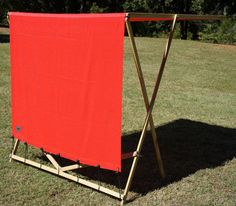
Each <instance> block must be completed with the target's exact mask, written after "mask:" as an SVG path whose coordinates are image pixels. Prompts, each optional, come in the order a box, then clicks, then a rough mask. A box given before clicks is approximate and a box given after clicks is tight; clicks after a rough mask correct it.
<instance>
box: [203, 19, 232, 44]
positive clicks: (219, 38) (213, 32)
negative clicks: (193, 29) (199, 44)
mask: <svg viewBox="0 0 236 206" xmlns="http://www.w3.org/2000/svg"><path fill="white" fill-rule="evenodd" d="M235 20H236V16H234V17H232V18H227V19H226V20H224V21H222V23H221V24H217V23H215V24H212V23H211V24H207V25H206V26H205V28H204V29H203V30H202V32H200V33H199V36H200V40H202V41H207V42H212V43H220V44H234V45H236V21H235Z"/></svg>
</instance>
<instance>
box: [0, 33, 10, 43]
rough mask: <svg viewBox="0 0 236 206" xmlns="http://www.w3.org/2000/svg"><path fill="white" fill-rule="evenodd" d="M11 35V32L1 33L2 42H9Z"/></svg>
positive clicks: (0, 40) (0, 39) (0, 41)
mask: <svg viewBox="0 0 236 206" xmlns="http://www.w3.org/2000/svg"><path fill="white" fill-rule="evenodd" d="M9 42H10V35H9V34H0V43H9Z"/></svg>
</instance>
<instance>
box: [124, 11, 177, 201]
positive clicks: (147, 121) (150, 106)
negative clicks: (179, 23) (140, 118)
mask: <svg viewBox="0 0 236 206" xmlns="http://www.w3.org/2000/svg"><path fill="white" fill-rule="evenodd" d="M176 19H177V14H176V15H174V19H173V23H172V27H171V31H170V34H169V38H168V40H167V43H166V48H165V50H164V54H163V58H162V62H161V65H160V69H159V73H158V75H157V78H156V83H155V87H154V90H153V93H152V98H151V101H150V104H149V101H148V96H147V91H146V87H145V82H144V78H143V74H142V70H141V66H140V62H139V58H138V54H137V49H136V45H135V41H134V36H133V32H132V27H131V25H130V22H129V20H128V19H127V20H126V27H127V31H128V34H129V37H130V41H131V45H132V49H133V56H134V60H135V65H136V69H137V72H138V76H139V81H140V84H141V89H142V93H143V97H144V102H145V106H146V110H147V114H146V118H145V121H144V125H143V130H142V133H141V136H140V139H139V142H138V146H137V150H136V152H137V154H140V152H141V149H142V146H143V142H144V139H145V135H146V132H147V127H148V124H150V127H151V131H152V137H153V141H154V146H155V150H156V156H157V160H158V164H159V168H160V172H161V175H162V176H163V177H164V176H165V173H164V169H163V164H162V160H161V156H160V150H159V147H158V144H157V139H156V132H155V127H154V123H153V118H152V110H153V106H154V103H155V100H156V96H157V92H158V89H159V86H160V82H161V78H162V74H163V71H164V68H165V64H166V60H167V57H168V54H169V50H170V46H171V42H172V38H173V34H174V30H175V25H176ZM138 160H139V155H136V156H135V157H134V159H133V163H132V166H131V169H130V173H129V177H128V180H127V183H126V186H125V190H124V196H123V200H122V202H121V204H123V203H124V202H125V201H126V198H127V195H128V192H129V189H130V186H131V183H132V180H133V177H134V173H135V170H136V167H137V164H138Z"/></svg>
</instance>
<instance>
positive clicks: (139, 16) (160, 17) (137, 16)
mask: <svg viewBox="0 0 236 206" xmlns="http://www.w3.org/2000/svg"><path fill="white" fill-rule="evenodd" d="M175 15H177V20H178V21H186V20H190V21H191V20H222V19H224V18H225V16H223V15H197V14H165V13H132V12H131V13H126V18H127V19H128V20H129V21H134V22H135V21H136V22H138V21H173V20H174V16H175Z"/></svg>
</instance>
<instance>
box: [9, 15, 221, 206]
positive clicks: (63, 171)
mask: <svg viewBox="0 0 236 206" xmlns="http://www.w3.org/2000/svg"><path fill="white" fill-rule="evenodd" d="M222 18H224V17H223V16H213V15H188V14H145V13H126V18H125V25H126V29H127V32H128V37H129V40H130V44H131V48H132V53H133V59H134V63H135V67H136V71H137V74H138V79H139V82H140V86H141V91H142V95H143V99H144V103H145V107H146V112H147V113H146V117H145V121H144V125H143V129H142V133H141V135H140V139H139V142H138V145H137V148H136V151H134V152H130V153H126V154H122V159H127V158H133V162H132V166H131V169H130V172H129V176H128V179H127V182H126V186H125V189H124V191H123V193H120V192H116V191H113V190H111V189H108V188H106V187H103V186H101V185H100V184H95V183H93V182H90V181H88V180H84V179H82V178H80V177H78V176H75V175H72V174H69V173H67V172H68V171H71V170H75V169H79V168H83V167H86V166H87V165H80V164H72V165H69V166H65V167H61V165H60V164H59V163H58V162H57V161H56V160H55V159H54V157H53V156H52V155H51V154H49V153H46V152H44V155H45V156H46V157H47V158H48V160H49V161H50V163H51V164H52V166H53V167H49V166H46V165H42V164H40V163H37V162H35V161H32V160H29V159H27V158H26V157H25V158H23V157H20V156H18V155H16V152H17V149H18V145H19V143H20V141H19V140H18V139H16V141H15V144H14V147H13V150H12V152H11V155H10V161H11V160H12V159H14V160H16V161H19V162H22V163H25V164H28V165H31V166H33V167H36V168H38V169H42V170H45V171H47V172H50V173H53V174H56V175H58V176H61V177H64V178H67V179H69V180H72V181H74V182H77V183H79V184H82V185H85V186H87V187H90V188H92V189H95V190H97V191H100V192H103V193H106V194H108V195H110V196H113V197H115V198H118V199H120V200H121V205H123V204H124V203H125V202H126V200H127V197H128V192H129V190H130V187H131V184H132V180H133V177H134V174H135V170H136V167H137V164H138V161H139V157H140V155H139V154H140V153H141V150H142V146H143V142H144V140H145V136H146V132H147V128H148V125H150V129H151V134H152V139H153V145H154V148H155V153H156V159H157V163H158V167H159V171H160V175H161V177H162V178H164V177H165V171H164V167H163V162H162V158H161V153H160V149H159V145H158V141H157V134H156V131H155V126H154V122H153V117H152V110H153V107H154V104H155V100H156V97H157V93H158V89H159V86H160V82H161V79H162V75H163V72H164V69H165V64H166V61H167V58H168V54H169V51H170V47H171V42H172V39H173V34H174V31H175V26H176V22H177V20H182V21H183V20H220V19H222ZM150 20H151V21H159V20H168V21H172V26H171V30H170V33H169V37H168V39H167V42H166V46H165V49H164V53H163V57H162V61H161V65H160V68H159V72H158V74H157V77H156V82H155V86H154V89H153V93H152V97H151V100H150V102H149V98H148V95H147V90H146V86H145V81H144V77H143V73H142V69H141V64H140V61H139V56H138V50H137V47H136V43H135V39H134V34H133V30H132V26H131V22H132V21H150Z"/></svg>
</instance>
